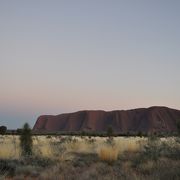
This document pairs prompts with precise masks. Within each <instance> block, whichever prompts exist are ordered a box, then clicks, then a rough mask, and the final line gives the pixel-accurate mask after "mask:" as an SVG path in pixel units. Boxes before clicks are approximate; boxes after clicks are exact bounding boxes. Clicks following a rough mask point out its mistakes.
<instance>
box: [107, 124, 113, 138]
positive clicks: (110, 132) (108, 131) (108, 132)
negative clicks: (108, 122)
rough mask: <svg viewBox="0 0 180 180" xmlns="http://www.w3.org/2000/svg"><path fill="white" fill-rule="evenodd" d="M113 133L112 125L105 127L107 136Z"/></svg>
mask: <svg viewBox="0 0 180 180" xmlns="http://www.w3.org/2000/svg"><path fill="white" fill-rule="evenodd" d="M112 135H113V128H112V126H109V127H108V129H107V136H109V137H110V136H112Z"/></svg>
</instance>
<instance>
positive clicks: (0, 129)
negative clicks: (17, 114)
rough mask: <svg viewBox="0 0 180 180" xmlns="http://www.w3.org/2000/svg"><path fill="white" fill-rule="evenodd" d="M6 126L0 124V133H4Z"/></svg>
mask: <svg viewBox="0 0 180 180" xmlns="http://www.w3.org/2000/svg"><path fill="white" fill-rule="evenodd" d="M6 131H7V127H6V126H0V134H2V135H4V134H6Z"/></svg>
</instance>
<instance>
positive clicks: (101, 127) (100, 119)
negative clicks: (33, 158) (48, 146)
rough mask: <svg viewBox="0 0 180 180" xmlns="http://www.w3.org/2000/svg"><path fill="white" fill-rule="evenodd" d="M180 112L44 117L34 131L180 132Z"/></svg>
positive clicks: (148, 110)
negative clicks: (178, 124)
mask: <svg viewBox="0 0 180 180" xmlns="http://www.w3.org/2000/svg"><path fill="white" fill-rule="evenodd" d="M177 120H180V110H175V109H170V108H167V107H150V108H141V109H133V110H126V111H125V110H118V111H110V112H106V111H79V112H75V113H68V114H60V115H57V116H52V115H43V116H40V117H39V118H38V119H37V121H36V123H35V125H34V128H33V130H34V131H36V132H41V131H51V132H54V131H68V132H71V131H73V132H74V131H95V132H105V131H107V128H108V127H109V126H112V128H113V131H114V132H117V133H125V132H128V131H129V132H138V131H141V132H160V131H165V132H171V131H177V127H176V122H177Z"/></svg>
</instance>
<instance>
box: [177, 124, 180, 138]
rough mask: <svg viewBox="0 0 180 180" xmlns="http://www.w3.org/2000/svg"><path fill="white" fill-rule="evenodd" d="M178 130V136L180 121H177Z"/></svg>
mask: <svg viewBox="0 0 180 180" xmlns="http://www.w3.org/2000/svg"><path fill="white" fill-rule="evenodd" d="M177 130H178V134H179V135H180V121H177Z"/></svg>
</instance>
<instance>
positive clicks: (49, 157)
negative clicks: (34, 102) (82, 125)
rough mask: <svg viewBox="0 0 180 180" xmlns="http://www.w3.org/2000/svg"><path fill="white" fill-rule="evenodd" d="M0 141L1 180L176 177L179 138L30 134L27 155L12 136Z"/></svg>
mask: <svg viewBox="0 0 180 180" xmlns="http://www.w3.org/2000/svg"><path fill="white" fill-rule="evenodd" d="M0 143H1V144H0V179H25V178H27V179H42V180H43V179H47V180H48V179H49V180H51V179H65V180H66V179H70V180H71V179H87V180H88V179H98V180H100V179H107V180H109V179H129V180H131V179H140V180H141V179H147V180H148V179H180V171H179V169H180V141H179V138H168V139H166V138H165V139H157V138H156V139H150V138H149V139H145V138H133V137H131V138H123V137H116V138H92V137H82V138H80V137H71V136H68V137H65V136H61V137H53V136H52V137H50V136H43V137H33V144H34V149H33V156H29V157H26V158H22V157H21V156H20V149H19V140H18V137H17V136H14V137H12V136H3V137H2V136H1V137H0ZM1 145H2V146H1ZM1 147H3V148H1ZM6 147H8V148H10V149H8V150H7V151H6V152H4V151H5V150H6ZM11 148H12V149H11ZM15 148H16V149H15Z"/></svg>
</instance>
